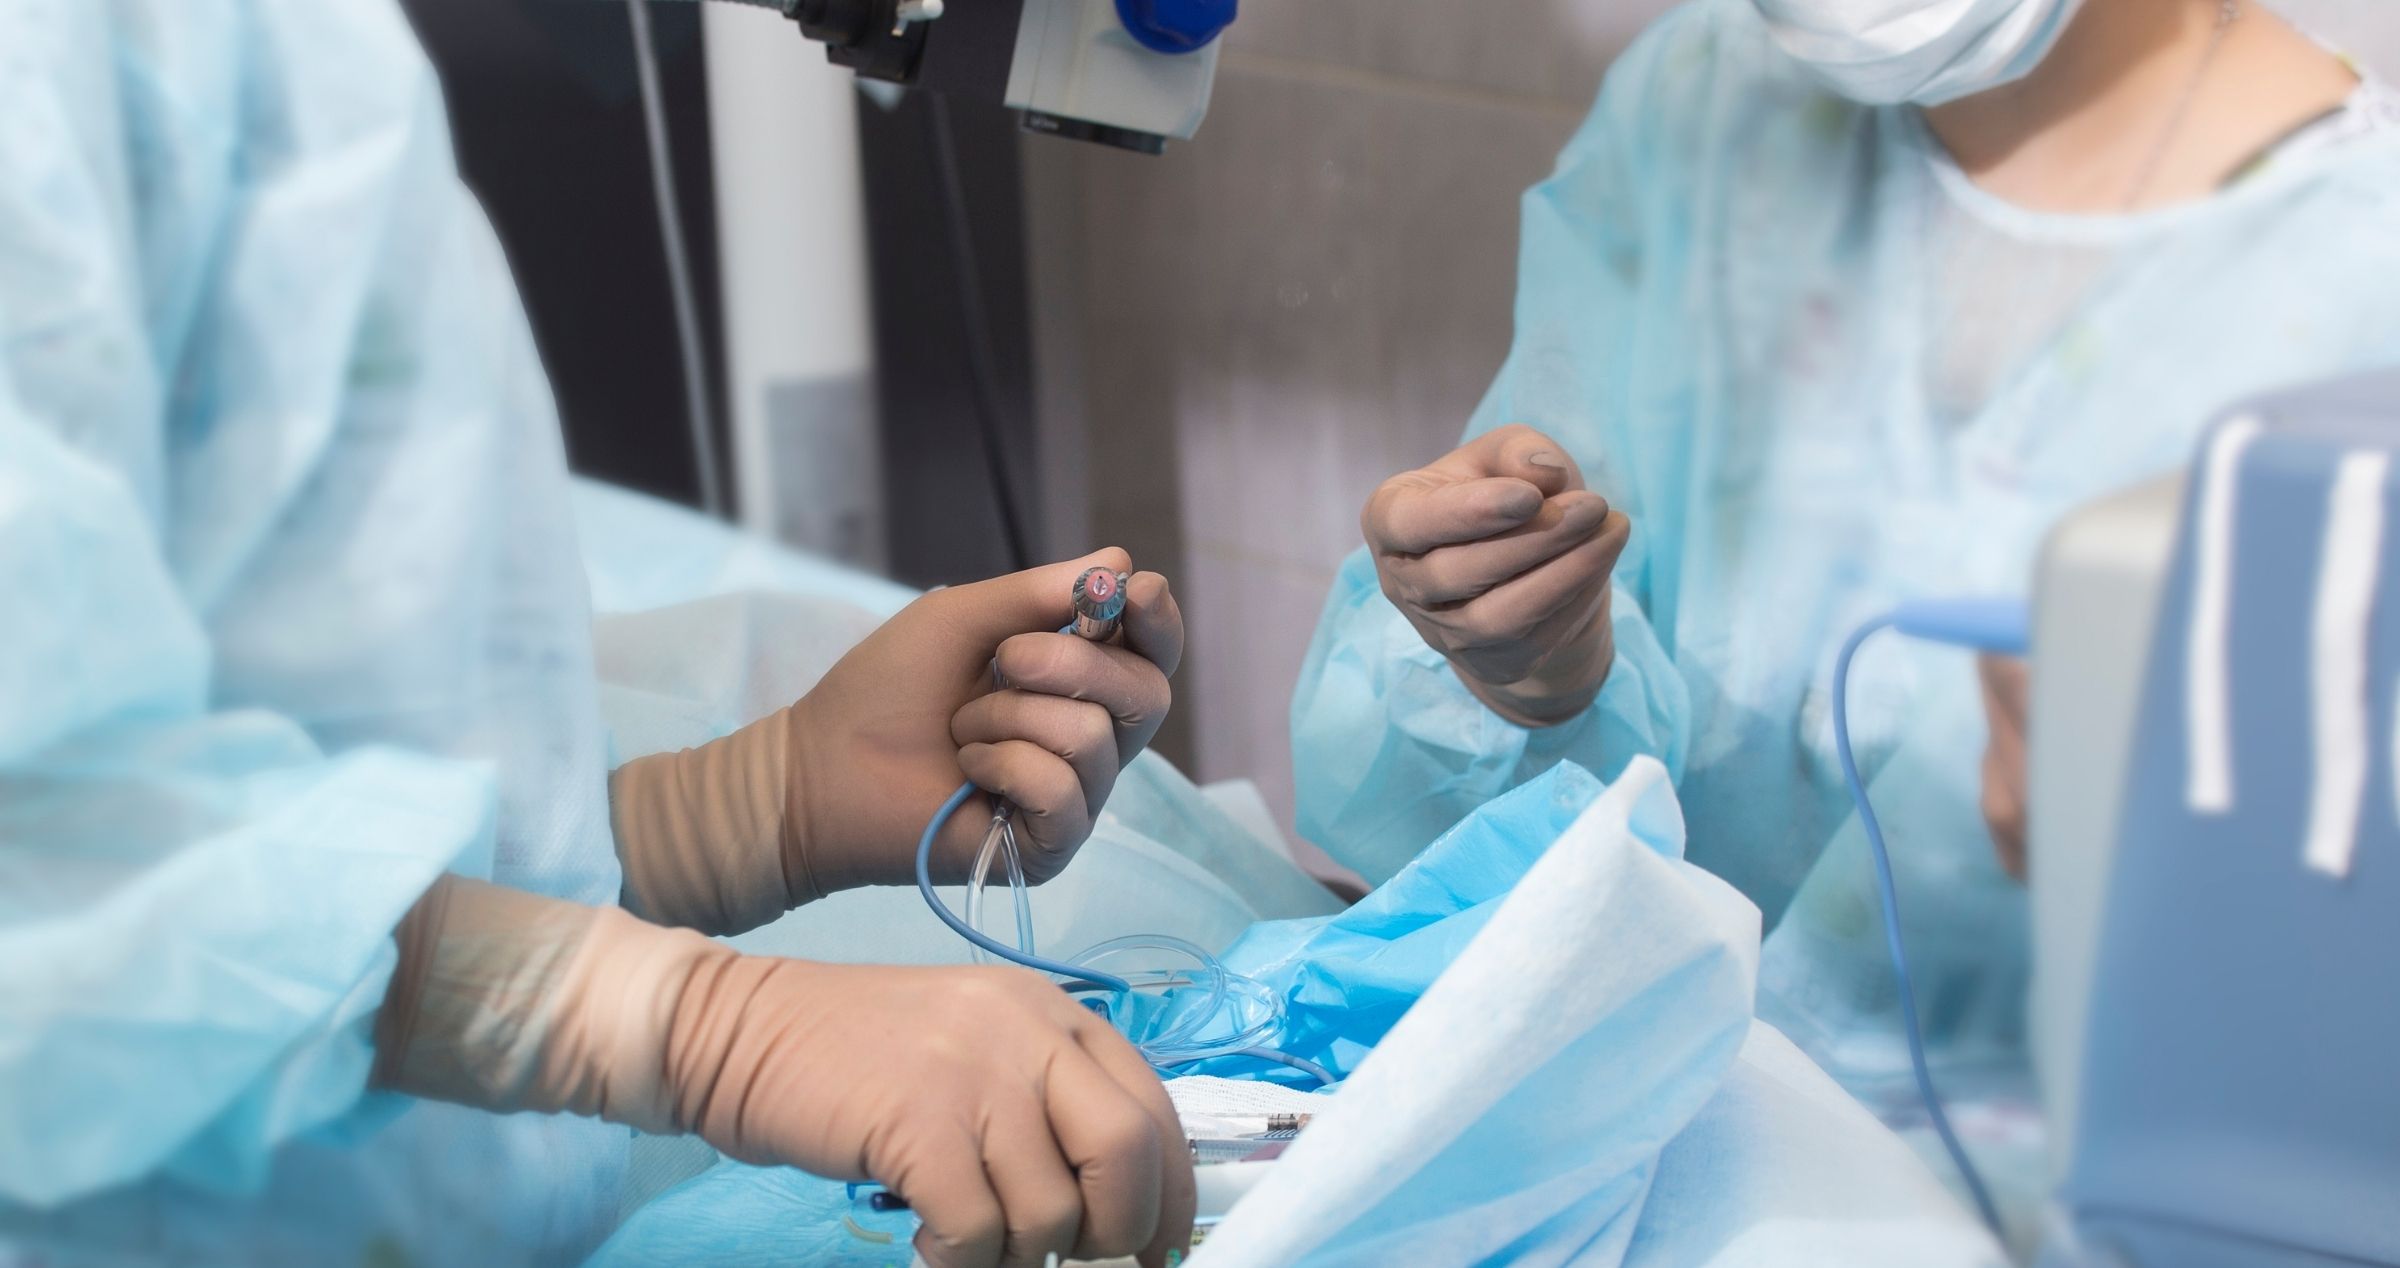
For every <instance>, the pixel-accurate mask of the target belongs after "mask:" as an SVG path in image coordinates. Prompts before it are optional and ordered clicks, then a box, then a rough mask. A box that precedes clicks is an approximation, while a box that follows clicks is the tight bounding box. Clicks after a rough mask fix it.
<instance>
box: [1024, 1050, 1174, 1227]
mask: <svg viewBox="0 0 2400 1268" xmlns="http://www.w3.org/2000/svg"><path fill="white" fill-rule="evenodd" d="M1045 1085H1046V1093H1045V1100H1046V1101H1047V1103H1048V1105H1049V1109H1050V1130H1051V1131H1052V1132H1054V1133H1056V1135H1057V1137H1058V1147H1059V1148H1060V1149H1061V1150H1063V1151H1065V1153H1066V1158H1067V1163H1068V1165H1070V1166H1071V1167H1073V1168H1074V1171H1075V1183H1076V1186H1077V1187H1078V1189H1079V1190H1080V1191H1081V1194H1082V1200H1081V1205H1082V1211H1083V1220H1082V1231H1081V1234H1080V1236H1078V1237H1076V1238H1074V1239H1072V1240H1073V1243H1074V1244H1073V1247H1072V1249H1073V1250H1074V1251H1075V1253H1076V1255H1077V1257H1078V1258H1085V1259H1115V1258H1118V1257H1120V1256H1124V1255H1130V1254H1132V1253H1134V1252H1135V1251H1137V1250H1140V1249H1141V1248H1142V1247H1144V1246H1146V1245H1148V1244H1149V1242H1150V1238H1151V1237H1152V1235H1154V1234H1155V1233H1157V1231H1158V1207H1159V1202H1158V1197H1159V1184H1160V1179H1161V1173H1160V1170H1159V1162H1160V1159H1159V1146H1158V1123H1157V1122H1156V1121H1154V1120H1152V1119H1151V1117H1150V1115H1149V1114H1148V1113H1147V1112H1146V1111H1144V1110H1143V1108H1142V1107H1141V1105H1140V1104H1139V1103H1138V1102H1136V1101H1135V1100H1134V1099H1133V1098H1132V1097H1130V1096H1128V1095H1126V1093H1125V1089H1123V1088H1121V1087H1119V1086H1117V1083H1116V1080H1114V1079H1111V1078H1110V1077H1109V1076H1108V1075H1107V1074H1106V1073H1105V1072H1104V1071H1102V1070H1101V1068H1100V1067H1099V1065H1098V1064H1096V1063H1094V1062H1093V1060H1092V1058H1091V1057H1090V1055H1089V1054H1087V1053H1085V1052H1084V1050H1083V1049H1082V1048H1080V1047H1077V1046H1075V1045H1072V1044H1069V1045H1066V1046H1064V1047H1062V1048H1061V1049H1060V1050H1059V1051H1058V1052H1057V1053H1056V1054H1055V1055H1053V1056H1052V1058H1051V1060H1050V1068H1049V1074H1048V1078H1047V1079H1046V1080H1045Z"/></svg>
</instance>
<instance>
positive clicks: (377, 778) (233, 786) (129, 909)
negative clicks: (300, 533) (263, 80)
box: [0, 6, 495, 1258]
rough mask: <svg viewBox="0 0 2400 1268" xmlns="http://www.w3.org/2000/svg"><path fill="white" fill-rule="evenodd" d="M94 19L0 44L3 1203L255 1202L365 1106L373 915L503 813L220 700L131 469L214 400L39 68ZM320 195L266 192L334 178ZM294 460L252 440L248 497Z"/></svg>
mask: <svg viewBox="0 0 2400 1268" xmlns="http://www.w3.org/2000/svg"><path fill="white" fill-rule="evenodd" d="M98 8H99V6H93V7H92V9H93V10H97V9H98ZM90 16H92V15H91V13H90V12H89V11H86V10H84V9H83V8H82V7H81V6H77V7H74V8H71V9H67V10H63V11H53V12H52V13H50V14H48V15H47V16H45V17H43V18H42V19H40V20H30V19H29V20H27V21H26V22H25V23H24V24H23V25H22V26H20V27H18V28H17V29H16V31H15V33H14V34H12V35H11V36H10V37H9V43H10V44H11V45H12V46H13V47H12V49H11V50H10V52H9V53H7V54H6V55H0V63H5V64H6V65H5V75H0V79H4V80H5V88H4V89H0V107H4V109H0V113H4V114H5V115H6V123H5V124H0V173H4V175H0V1207H6V1206H8V1205H10V1204H17V1205H21V1206H30V1207H33V1208H36V1209H39V1208H44V1207H50V1206H55V1205H58V1204H61V1203H64V1202H67V1201H70V1200H72V1199H75V1198H78V1197H82V1196H85V1195H88V1194H91V1193H94V1192H96V1191H99V1190H102V1189H105V1188H109V1187H112V1186H116V1185H119V1184H123V1183H126V1182H129V1181H132V1180H135V1179H137V1178H141V1177H145V1176H151V1175H158V1174H165V1175H170V1176H175V1177H178V1178H180V1179H183V1180H185V1181H188V1182H189V1183H191V1184H193V1185H195V1186H198V1187H200V1188H203V1189H208V1190H216V1191H227V1190H241V1189H244V1188H248V1187H251V1186H254V1185H255V1184H256V1183H258V1181H259V1179H260V1177H261V1175H262V1174H263V1172H264V1170H265V1168H266V1166H267V1159H268V1155H269V1153H270V1151H271V1150H272V1149H273V1148H274V1146H276V1145H278V1144H279V1143H282V1142H284V1141H286V1140H289V1139H291V1138H293V1137H294V1136H297V1135H299V1134H301V1133H303V1132H306V1131H308V1130H310V1129H311V1128H314V1127H316V1126H319V1125H321V1124H324V1123H326V1122H328V1121H329V1120H331V1119H333V1118H334V1117H335V1116H337V1115H339V1114H341V1113H342V1112H344V1111H345V1110H347V1109H349V1108H350V1107H351V1106H352V1105H354V1104H355V1103H356V1102H357V1101H358V1099H359V1097H360V1095H361V1093H362V1091H363V1089H364V1088H365V1084H366V1078H367V1073H368V1068H369V1065H370V1062H371V1057H372V1052H371V1047H370V1033H371V1028H372V1024H373V1014H374V1012H375V1010H376V1008H377V1005H378V1002H379V1001H380V1000H381V998H382V996H383V994H384V990H385V986H386V982H387V979H388V977H389V974H390V972H391V968H392V964H393V961H394V958H395V948H394V944H393V940H392V930H393V927H394V925H395V924H396V923H397V922H398V921H399V920H400V918H401V916H402V915H403V913H405V912H406V911H407V910H408V908H409V906H410V904H411V903H412V902H413V901H414V900H415V899H416V898H417V896H418V895H419V894H420V893H421V892H422V891H423V890H425V888H426V887H427V886H428V885H430V884H431V883H432V881H433V880H434V879H435V878H436V877H438V876H439V875H441V874H442V872H443V871H444V870H445V869H447V868H450V867H452V866H453V865H457V866H461V867H467V868H473V867H475V866H477V865H479V864H480V862H481V861H482V860H483V859H485V858H486V857H487V856H488V853H489V849H490V845H491V840H492V835H491V834H492V830H493V824H494V821H495V820H494V816H495V794H494V789H493V777H492V774H491V772H490V770H489V769H488V768H487V767H484V766H481V765H478V764H473V763H467V762H460V761H454V760H443V759H437V758H433V757H427V756H419V755H414V754H412V753H410V752H407V751H403V750H400V749H397V748H392V747H385V746H378V745H358V746H353V747H350V748H348V749H347V750H346V751H344V752H342V753H341V755H339V756H338V757H337V756H329V755H328V753H327V752H326V750H325V749H324V748H323V747H322V746H321V745H320V744H319V743H318V742H316V741H315V740H314V739H312V738H311V733H310V732H309V731H308V730H307V729H306V728H305V727H303V726H302V725H301V724H300V723H298V722H297V721H295V720H294V719H292V718H289V717H286V716H282V715H280V714H278V713H276V712H274V711H271V710H267V709H261V708H228V707H224V706H221V705H220V704H218V703H216V702H217V701H219V700H220V699H221V696H220V695H219V694H218V692H217V690H216V688H215V686H214V684H215V682H216V681H217V680H218V679H219V678H220V677H221V675H222V667H221V665H220V663H219V652H220V651H221V649H220V648H219V647H218V646H217V645H216V641H215V640H214V639H213V638H212V636H211V635H210V634H209V632H208V630H209V622H208V619H207V614H206V612H205V611H204V610H203V607H202V604H201V602H200V601H199V600H197V599H196V598H195V592H194V590H193V588H192V586H191V585H190V584H189V581H188V579H187V578H186V577H184V576H183V575H182V574H181V573H180V572H179V570H178V569H177V567H176V565H175V562H174V556H175V553H176V552H177V551H178V550H179V549H182V548H183V547H187V546H189V545H190V543H189V542H178V541H177V540H176V539H175V538H176V535H175V534H174V533H172V532H170V531H168V530H167V529H166V528H165V527H164V524H165V523H166V522H167V515H166V514H165V511H164V508H166V507H168V506H169V505H171V504H172V502H173V499H174V497H175V495H174V494H170V493H168V492H167V491H166V488H165V485H166V483H167V482H166V481H165V480H163V479H158V478H155V477H156V474H157V470H158V469H157V468H156V467H155V466H147V467H146V464H145V462H144V461H143V460H142V459H141V458H140V457H139V456H138V455H139V454H141V452H142V444H141V443H138V442H139V441H140V440H141V438H143V437H145V436H153V435H156V434H157V432H156V427H155V422H154V420H155V419H156V418H157V417H158V416H159V415H160V414H162V413H163V412H164V411H165V409H166V406H165V401H166V400H167V399H168V398H170V397H172V396H175V395H177V394H189V393H196V392H206V391H208V390H209V385H208V384H206V383H204V382H199V381H194V379H186V380H184V381H177V378H176V373H177V367H176V366H175V365H174V364H173V362H172V358H170V357H164V356H162V354H161V353H160V351H159V348H160V344H159V343H158V341H157V340H156V338H155V335H156V331H157V329H158V327H157V326H155V325H154V324H153V322H155V321H157V320H159V319H160V318H162V317H166V318H170V319H171V318H172V313H171V311H170V310H172V309H173V308H174V307H175V306H174V305H172V304H160V303H158V302H157V301H158V299H159V297H160V295H161V294H162V290H163V289H172V288H171V287H167V286H166V285H165V283H166V279H164V278H163V276H162V275H161V274H160V273H159V272H158V271H156V270H149V271H148V276H145V272H146V270H145V266H144V261H145V259H147V260H150V261H154V262H155V261H158V260H161V259H163V258H164V257H165V253H164V252H161V251H159V250H158V249H157V248H159V246H160V244H159V243H158V242H156V241H152V242H150V243H148V244H147V246H148V247H150V248H151V251H150V253H149V254H147V255H145V251H144V244H142V243H140V242H139V241H138V239H139V238H140V237H141V236H142V229H141V228H140V227H139V226H138V225H137V223H136V221H135V219H134V218H133V217H131V216H129V215H128V214H127V212H126V207H127V203H126V201H125V199H126V196H127V192H128V191H127V189H126V183H127V182H126V177H127V175H128V171H127V169H126V168H124V167H118V166H115V165H114V164H113V163H112V161H111V160H110V159H109V158H108V157H107V156H111V155H114V154H117V153H120V152H121V151H122V146H121V145H120V144H119V143H118V142H116V141H115V140H114V139H113V138H112V137H111V136H110V135H109V134H110V133H112V132H113V131H114V130H115V129H117V128H119V127H121V126H128V125H127V123H126V116H120V115H119V114H118V113H117V112H116V108H117V106H118V105H119V104H120V103H118V102H117V101H114V100H111V99H110V98H109V97H108V96H107V95H106V94H105V93H89V92H83V91H80V90H79V89H77V88H76V87H75V86H73V85H71V84H68V83H66V82H65V77H63V76H59V77H47V76H46V72H43V71H42V69H41V68H44V67H48V66H52V65H60V64H73V63H76V62H77V61H78V59H84V57H85V52H86V51H87V50H85V49H84V48H83V43H84V42H87V41H88V40H89V38H90V37H91V36H92V33H93V31H94V29H95V24H94V23H92V22H88V21H86V20H85V19H86V18H87V17H90ZM53 19H56V20H53ZM83 64H90V62H89V61H88V59H87V60H85V61H84V62H83ZM103 64H104V63H103ZM135 131H138V129H136V130H135ZM153 139H154V138H150V137H146V136H134V137H133V138H132V140H131V141H130V142H129V143H130V144H132V145H136V146H139V145H143V144H147V143H150V142H151V141H152V140H153ZM312 177H313V183H312V184H309V185H306V186H303V185H301V184H300V182H298V181H289V182H284V183H282V184H281V185H278V184H277V182H275V181H273V180H270V179H267V177H266V176H265V175H263V174H262V175H261V176H260V177H259V181H258V188H256V189H255V190H254V193H255V196H256V197H257V198H258V199H259V200H260V201H261V202H271V201H272V200H274V199H277V198H283V199H285V200H287V202H288V201H289V200H295V199H296V200H306V199H309V198H311V197H319V198H321V197H323V196H324V195H325V194H326V192H327V189H328V187H332V188H335V189H337V190H338V188H339V186H338V184H336V183H335V182H329V181H326V180H324V179H323V178H322V177H321V176H316V175H315V174H313V173H312ZM150 192H152V193H153V194H156V193H158V192H159V191H150ZM152 228H154V229H163V222H153V225H152ZM372 229H373V226H368V225H361V226H359V232H361V233H362V234H364V233H369V232H371V231H372ZM187 371H188V367H187ZM195 378H196V376H195ZM331 399H332V398H331V397H330V396H329V397H328V398H327V404H326V406H325V408H326V409H327V410H328V411H330V410H332V409H333V408H335V407H334V406H333V404H332V403H331ZM320 417H322V416H320ZM309 453H310V451H309V449H308V448H307V447H306V446H305V445H299V446H294V447H291V448H288V449H284V450H281V451H277V450H273V449H264V448H262V449H259V450H256V451H253V452H252V453H251V454H249V455H248V457H249V458H250V459H251V460H252V461H254V462H255V464H256V465H255V467H254V468H253V473H254V475H255V476H256V478H257V484H256V485H246V486H243V487H244V488H245V489H250V488H255V487H258V486H261V485H264V484H266V483H268V482H269V481H270V477H271V475H272V474H273V473H277V472H290V471H296V470H299V469H301V466H302V464H304V463H305V462H306V461H307V459H308V456H309ZM313 633H317V632H316V631H310V630H305V629H297V628H290V627H286V628H285V629H284V630H283V631H282V634H283V636H284V637H285V638H287V639H289V640H293V645H294V646H305V645H306V641H307V640H308V639H309V638H310V637H311V636H312V634H313ZM5 1257H6V1256H5V1255H0V1258H5ZM37 1258H38V1254H37Z"/></svg>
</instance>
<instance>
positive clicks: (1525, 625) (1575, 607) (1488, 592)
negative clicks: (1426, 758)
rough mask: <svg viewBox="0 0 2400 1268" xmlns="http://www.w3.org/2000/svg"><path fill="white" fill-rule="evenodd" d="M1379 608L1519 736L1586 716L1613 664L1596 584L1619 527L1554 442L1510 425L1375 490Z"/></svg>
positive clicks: (1367, 518) (1370, 515)
mask: <svg viewBox="0 0 2400 1268" xmlns="http://www.w3.org/2000/svg"><path fill="white" fill-rule="evenodd" d="M1360 525H1361V527H1362V528H1363V529H1364V530H1365V532H1366V539H1367V546H1368V549H1369V550H1370V551H1371V552H1372V554H1373V555H1374V558H1375V572H1376V576H1377V577H1378V578H1380V579H1381V581H1382V583H1383V593H1384V596H1385V597H1386V598H1388V599H1390V600H1391V601H1392V604H1393V606H1395V607H1397V608H1399V609H1400V611H1401V613H1402V614H1403V615H1405V616H1406V617H1407V618H1408V622H1409V624H1410V625H1412V626H1414V627H1416V631H1417V633H1418V634H1419V635H1420V636H1422V637H1423V638H1424V640H1425V642H1426V643H1427V644H1428V645H1429V646H1431V647H1432V648H1433V649H1434V650H1435V651H1437V652H1440V653H1441V654H1442V655H1443V656H1444V657H1446V658H1448V660H1449V661H1450V665H1451V668H1452V669H1454V670H1455V671H1457V673H1458V676H1459V680H1460V681H1461V682H1463V683H1465V684H1466V686H1467V689H1468V690H1469V691H1472V692H1474V693H1475V695H1476V697H1477V698H1478V699H1481V700H1482V701H1483V702H1484V703H1485V704H1486V705H1488V706H1490V707H1491V709H1492V710H1493V711H1494V712H1496V713H1498V714H1499V715H1500V716H1502V717H1504V718H1507V719H1508V720H1509V721H1511V722H1515V723H1517V724H1518V725H1520V726H1551V725H1555V724H1557V723H1560V722H1564V721H1566V720H1568V719H1570V718H1573V717H1574V716H1576V715H1577V714H1579V713H1581V712H1583V711H1584V709H1586V708H1588V707H1590V705H1591V703H1592V700H1593V699H1594V698H1595V697H1597V696H1598V695H1599V693H1600V687H1601V684H1602V683H1603V682H1605V681H1606V680H1607V678H1608V671H1609V666H1610V664H1611V663H1612V662H1613V661H1614V659H1615V641H1614V639H1613V638H1612V636H1611V634H1610V630H1609V573H1610V570H1611V569H1613V568H1615V567H1616V563H1617V558H1618V556H1619V555H1621V554H1623V553H1624V550H1625V543H1626V540H1627V538H1628V537H1629V536H1630V535H1631V532H1632V524H1631V522H1630V521H1629V520H1627V519H1626V517H1625V516H1624V515H1623V514H1621V513H1619V512H1617V511H1615V510H1612V509H1611V508H1610V507H1609V505H1608V502H1607V501H1606V500H1605V499H1603V498H1602V497H1600V496H1599V495H1598V494H1595V493H1593V492H1591V491H1589V490H1588V489H1586V488H1584V486H1583V475H1582V473H1581V472H1580V471H1578V470H1577V469H1576V467H1575V461H1574V459H1572V458H1569V457H1568V456H1567V452H1566V450H1565V449H1564V448H1563V447H1562V446H1560V445H1559V444H1558V443H1557V442H1555V441H1553V440H1551V439H1550V438H1549V437H1547V436H1544V435H1543V434H1542V433H1540V432H1538V431H1535V430H1534V429H1532V428H1530V427H1526V426H1522V425H1515V424H1512V425H1510V426H1507V427H1503V428H1500V429H1498V430H1497V431H1492V432H1488V433H1486V434H1484V435H1482V436H1479V437H1477V438H1475V439H1474V440H1471V441H1468V442H1467V443H1466V444H1464V445H1462V446H1460V447H1459V448H1457V449H1455V450H1453V451H1452V452H1451V453H1449V454H1448V455H1446V456H1445V457H1443V458H1442V459H1441V460H1440V461H1438V462H1435V463H1434V464H1433V465H1431V466H1428V467H1423V468H1420V469H1418V470H1415V471H1409V472H1404V473H1402V474H1400V475H1397V476H1394V477H1392V478H1391V479H1389V480H1386V481H1384V483H1383V485H1382V487H1381V488H1378V489H1377V490H1375V494H1374V496H1373V497H1371V498H1369V499H1368V500H1367V508H1366V512H1365V513H1364V514H1363V515H1362V516H1361V517H1360Z"/></svg>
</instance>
